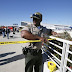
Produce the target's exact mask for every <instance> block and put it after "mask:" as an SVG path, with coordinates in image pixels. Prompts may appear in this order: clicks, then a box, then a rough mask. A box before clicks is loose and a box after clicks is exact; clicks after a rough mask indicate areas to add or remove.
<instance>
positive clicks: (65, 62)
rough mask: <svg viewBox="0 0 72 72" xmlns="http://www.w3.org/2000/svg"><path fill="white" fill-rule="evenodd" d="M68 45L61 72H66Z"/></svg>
mask: <svg viewBox="0 0 72 72" xmlns="http://www.w3.org/2000/svg"><path fill="white" fill-rule="evenodd" d="M69 46H70V45H69V44H67V45H66V53H65V59H64V66H63V72H66V66H67V59H66V58H68V52H67V50H68V51H69Z"/></svg>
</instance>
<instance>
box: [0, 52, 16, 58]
mask: <svg viewBox="0 0 72 72" xmlns="http://www.w3.org/2000/svg"><path fill="white" fill-rule="evenodd" d="M14 53H16V52H9V53H3V54H0V58H1V57H5V56H7V55H10V54H14Z"/></svg>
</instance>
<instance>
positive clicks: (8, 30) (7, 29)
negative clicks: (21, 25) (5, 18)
mask: <svg viewBox="0 0 72 72" xmlns="http://www.w3.org/2000/svg"><path fill="white" fill-rule="evenodd" d="M9 33H10V29H9V28H8V27H7V28H6V34H7V38H8V39H9Z"/></svg>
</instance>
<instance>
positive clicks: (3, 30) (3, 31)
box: [2, 28, 5, 38]
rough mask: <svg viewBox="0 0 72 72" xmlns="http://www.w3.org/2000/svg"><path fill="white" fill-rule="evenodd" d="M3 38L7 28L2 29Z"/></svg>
mask: <svg viewBox="0 0 72 72" xmlns="http://www.w3.org/2000/svg"><path fill="white" fill-rule="evenodd" d="M2 34H3V38H4V37H5V29H4V28H3V29H2Z"/></svg>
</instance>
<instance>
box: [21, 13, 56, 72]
mask: <svg viewBox="0 0 72 72" xmlns="http://www.w3.org/2000/svg"><path fill="white" fill-rule="evenodd" d="M31 18H33V24H29V25H27V26H26V27H24V29H22V31H21V37H22V38H25V39H27V40H41V42H32V43H28V44H27V46H26V47H25V48H24V49H23V54H24V55H25V72H33V67H34V70H35V72H42V65H43V61H42V60H43V59H42V50H41V48H42V42H45V43H46V42H47V41H48V39H46V38H45V34H47V35H55V34H57V33H56V32H53V31H52V30H51V29H47V28H46V27H43V26H42V25H41V24H40V22H41V21H42V14H41V13H39V12H36V13H34V14H33V15H32V16H31Z"/></svg>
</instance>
